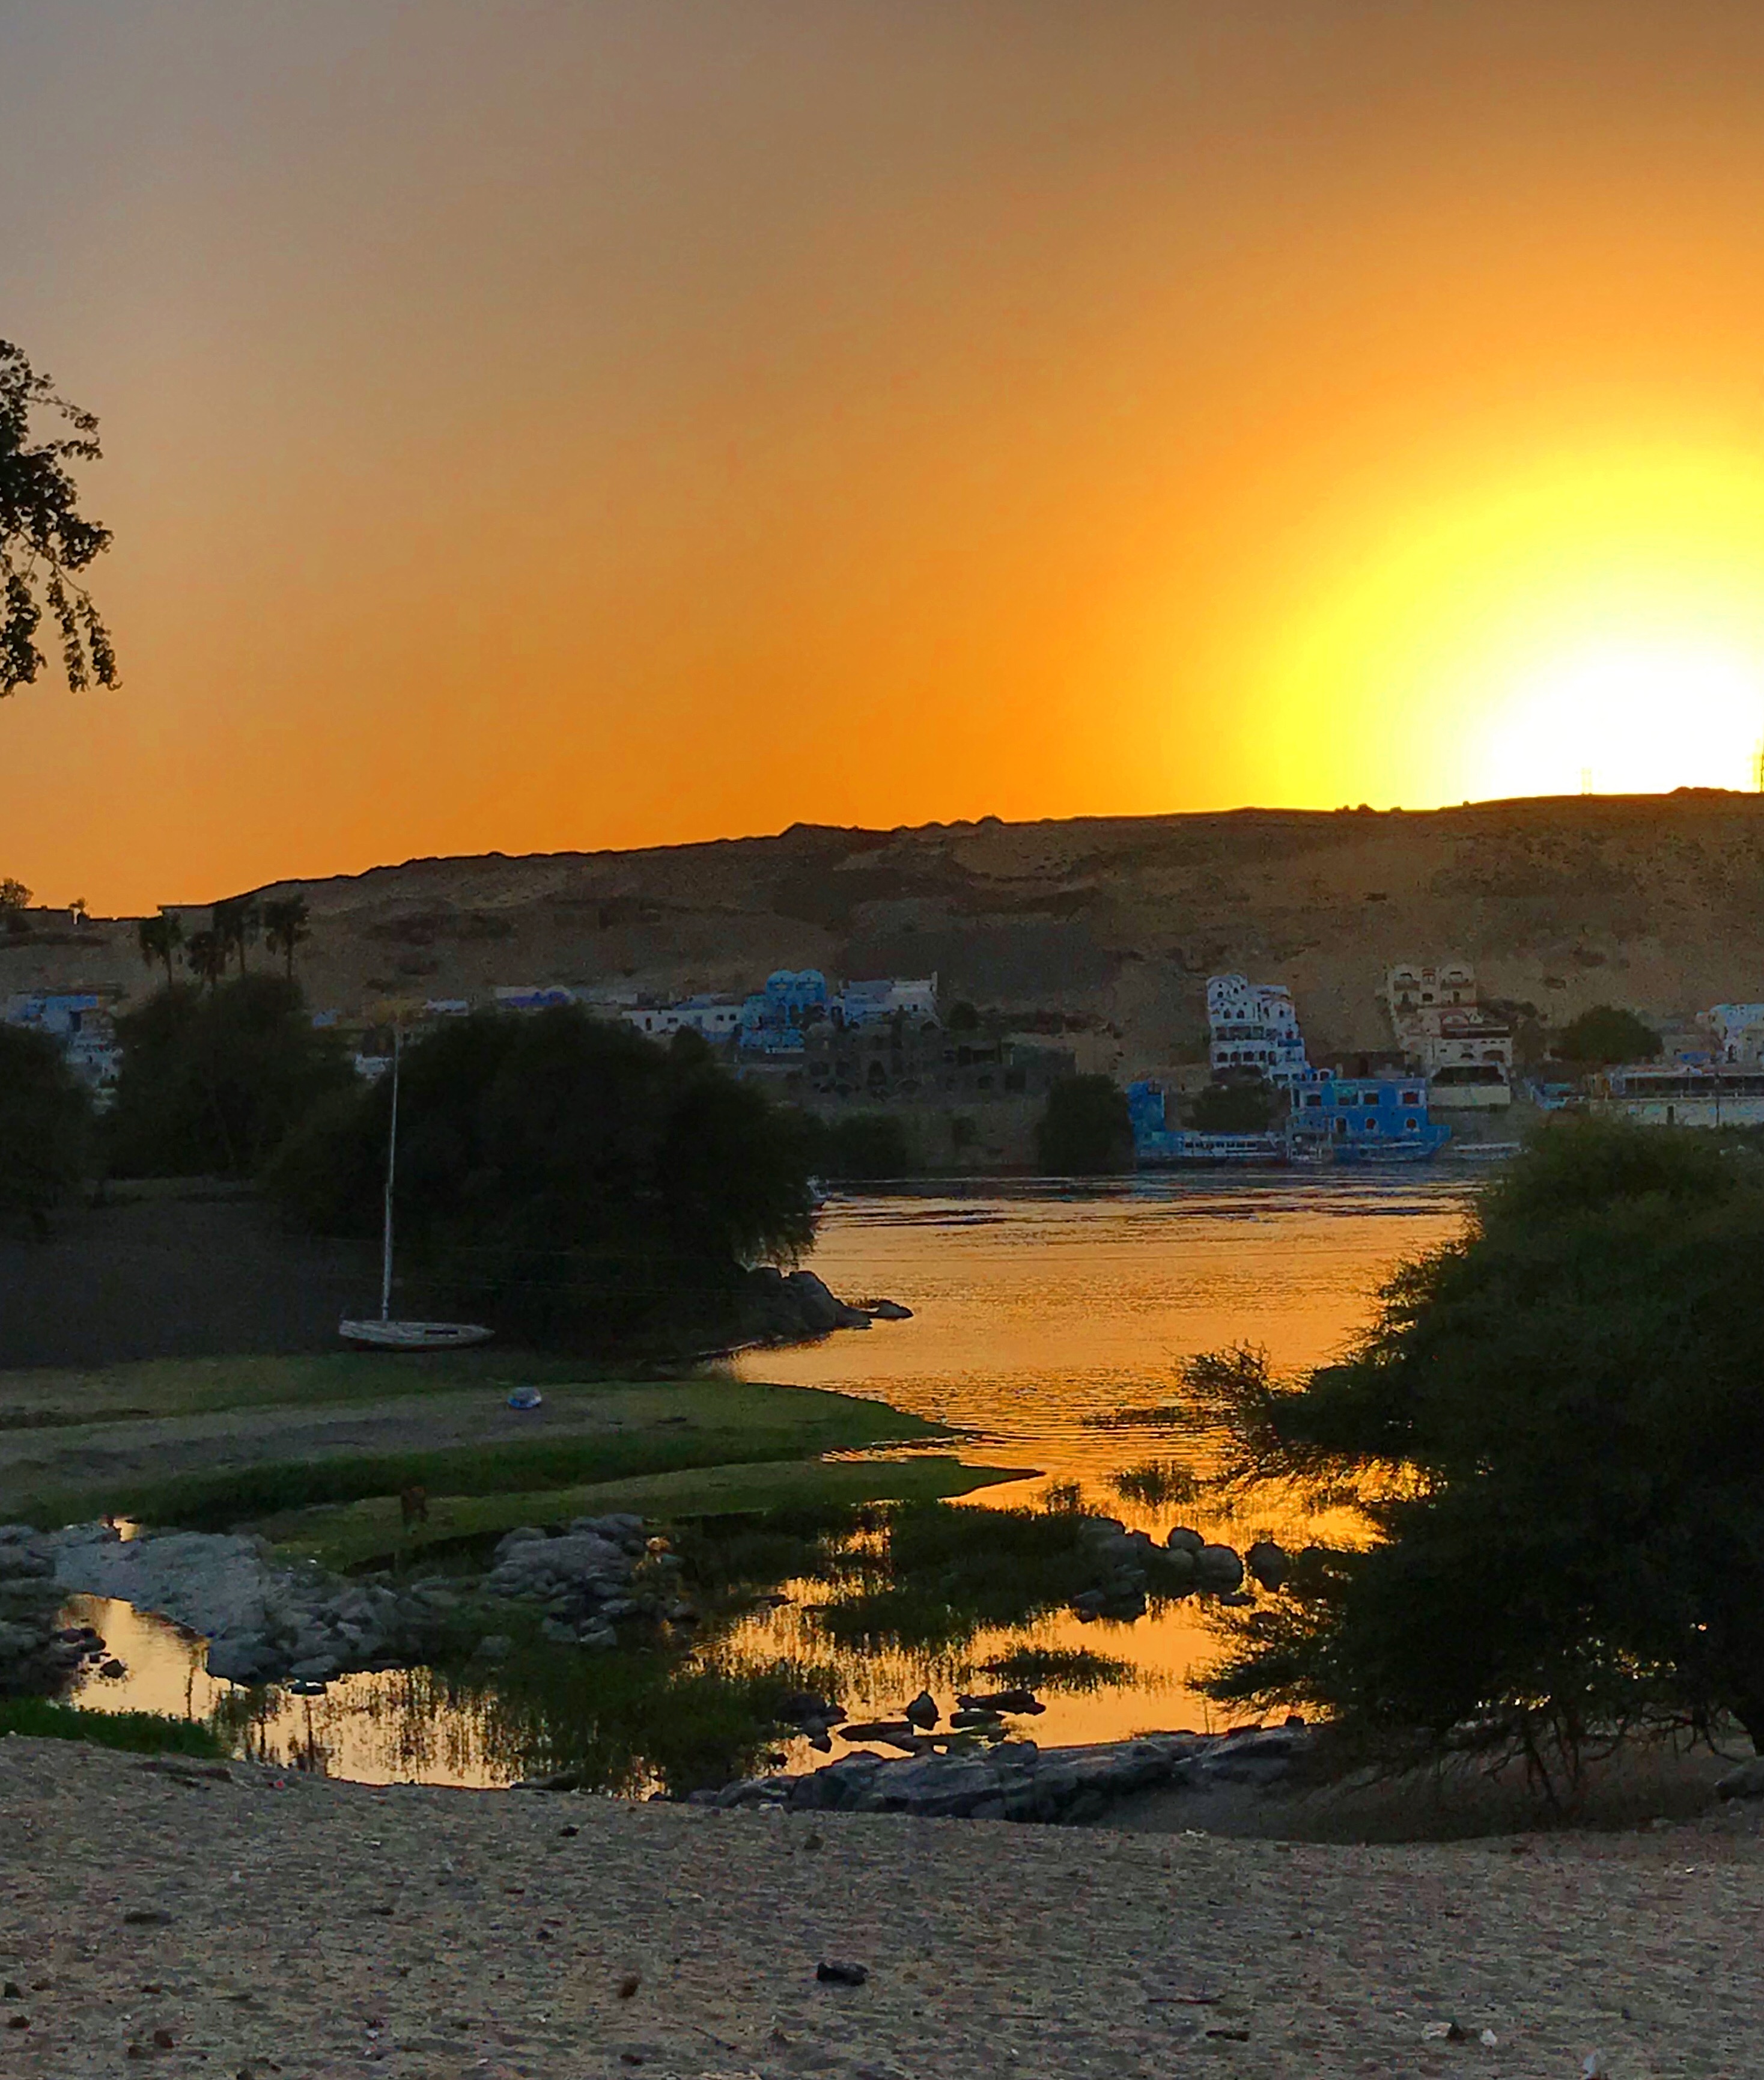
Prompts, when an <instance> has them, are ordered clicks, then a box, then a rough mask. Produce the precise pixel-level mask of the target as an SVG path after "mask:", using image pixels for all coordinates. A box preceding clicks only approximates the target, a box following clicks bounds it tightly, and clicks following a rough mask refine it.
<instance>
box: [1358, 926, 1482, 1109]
mask: <svg viewBox="0 0 1764 2080" xmlns="http://www.w3.org/2000/svg"><path fill="white" fill-rule="evenodd" d="M1385 1009H1386V1010H1388V1011H1389V1014H1390V1030H1391V1031H1392V1033H1393V1034H1394V1035H1395V1036H1396V1041H1397V1046H1399V1047H1401V1048H1402V1050H1403V1052H1404V1054H1406V1055H1407V1056H1408V1057H1409V1058H1410V1060H1411V1061H1412V1062H1413V1063H1414V1064H1415V1066H1416V1067H1418V1068H1421V1069H1425V1070H1426V1071H1427V1073H1428V1075H1429V1076H1437V1075H1439V1072H1440V1071H1442V1070H1452V1071H1460V1072H1461V1071H1469V1070H1477V1071H1483V1072H1487V1071H1498V1072H1499V1073H1498V1076H1490V1075H1488V1074H1486V1073H1484V1074H1482V1075H1481V1076H1478V1077H1477V1079H1475V1081H1477V1082H1479V1083H1484V1084H1494V1083H1496V1082H1498V1083H1501V1084H1505V1083H1506V1081H1507V1080H1508V1077H1509V1076H1510V1074H1511V1070H1512V1067H1513V1029H1512V1027H1511V1025H1508V1024H1507V1022H1506V1020H1505V1019H1502V1018H1498V1017H1495V1016H1494V1013H1491V1012H1487V1011H1485V1010H1483V1009H1482V1008H1481V1005H1480V1004H1478V1003H1477V983H1476V971H1475V969H1474V968H1473V967H1471V966H1470V965H1469V962H1467V961H1442V962H1440V963H1439V966H1438V967H1424V966H1418V965H1416V964H1414V963H1412V962H1405V963H1403V964H1402V965H1401V966H1399V967H1393V968H1391V969H1389V970H1387V971H1386V973H1385ZM1481 1102H1482V1103H1484V1104H1489V1103H1501V1104H1504V1103H1506V1100H1505V1099H1501V1100H1498V1101H1494V1100H1490V1099H1486V1098H1485V1099H1483V1100H1481Z"/></svg>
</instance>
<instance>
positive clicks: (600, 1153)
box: [266, 1008, 814, 1344]
mask: <svg viewBox="0 0 1764 2080" xmlns="http://www.w3.org/2000/svg"><path fill="white" fill-rule="evenodd" d="M390 1104H391V1091H390V1088H389V1080H388V1079H385V1078H382V1079H381V1080H380V1081H379V1083H378V1084H375V1085H374V1086H373V1087H372V1088H365V1089H362V1090H361V1091H360V1092H353V1093H349V1094H346V1095H345V1096H343V1097H340V1098H338V1099H337V1100H336V1101H333V1103H331V1104H329V1105H326V1106H325V1108H324V1109H322V1110H321V1111H320V1112H318V1113H315V1114H314V1115H312V1118H310V1119H309V1120H308V1122H307V1123H306V1125H305V1126H304V1127H303V1128H302V1129H301V1130H300V1131H298V1132H296V1133H295V1134H293V1135H292V1136H291V1138H290V1139H289V1141H288V1143H287V1145H286V1146H285V1147H283V1149H282V1151H280V1152H279V1155H277V1158H276V1160H275V1161H274V1164H272V1165H271V1166H270V1171H269V1172H268V1174H267V1180H266V1181H267V1182H268V1183H269V1185H270V1188H271V1189H272V1190H274V1192H275V1193H277V1194H278V1196H279V1197H281V1198H282V1200H283V1202H284V1204H286V1205H287V1206H289V1207H290V1209H291V1210H293V1211H295V1212H296V1213H297V1214H300V1215H301V1216H302V1217H303V1218H304V1220H305V1221H306V1222H307V1223H308V1225H309V1226H311V1227H315V1228H316V1229H318V1230H320V1231H324V1232H330V1233H337V1234H360V1235H367V1234H371V1233H373V1232H375V1231H376V1230H377V1227H378V1225H379V1209H380V1199H379V1192H380V1179H381V1176H382V1174H383V1167H384V1164H385V1158H386V1138H387V1132H388V1113H389V1109H390ZM810 1168H811V1140H810V1136H809V1134H808V1133H807V1130H805V1127H804V1124H803V1122H802V1120H801V1119H800V1118H799V1117H798V1115H796V1114H794V1113H789V1112H786V1111H785V1110H784V1109H782V1108H781V1107H779V1106H777V1105H773V1103H772V1102H771V1101H769V1099H768V1098H766V1097H765V1096H764V1095H763V1094H761V1093H760V1092H758V1091H756V1090H755V1089H754V1088H752V1085H750V1084H740V1083H737V1082H736V1081H735V1079H734V1078H733V1077H732V1076H729V1075H728V1074H727V1072H726V1071H724V1070H723V1069H721V1068H719V1067H718V1066H717V1064H716V1063H715V1061H714V1059H713V1058H712V1056H711V1054H710V1050H709V1049H708V1048H706V1047H704V1046H699V1045H686V1046H681V1045H670V1046H658V1045H656V1043H655V1042H652V1041H650V1040H647V1039H646V1038H643V1035H642V1034H639V1033H635V1032H633V1031H632V1030H631V1028H630V1027H628V1026H626V1025H622V1024H620V1025H614V1024H610V1023H608V1022H606V1021H599V1020H595V1019H592V1018H589V1017H587V1016H586V1015H585V1013H582V1012H580V1011H579V1010H576V1009H573V1008H565V1009H557V1010H554V1011H546V1012H542V1013H538V1014H537V1015H536V1016H533V1017H520V1016H516V1015H513V1014H509V1013H502V1014H498V1013H490V1012H483V1013H476V1014H474V1015H473V1016H472V1017H469V1018H459V1019H450V1020H448V1021H446V1022H445V1023H443V1024H442V1025H439V1026H438V1028H437V1029H436V1030H434V1032H433V1033H430V1034H426V1035H425V1036H424V1037H423V1038H421V1039H419V1040H418V1041H417V1042H414V1043H413V1045H411V1046H409V1047H407V1048H406V1050H405V1051H404V1062H403V1071H402V1078H401V1095H400V1111H399V1154H398V1180H399V1181H398V1203H397V1217H398V1235H399V1246H400V1253H401V1256H403V1257H404V1261H405V1262H406V1264H408V1265H409V1267H410V1268H412V1269H415V1270H416V1271H417V1272H419V1273H421V1274H422V1275H423V1276H425V1277H426V1278H428V1279H429V1280H431V1281H433V1282H434V1284H435V1285H437V1286H438V1287H439V1288H440V1289H441V1290H442V1291H443V1292H444V1293H445V1294H446V1295H447V1296H448V1298H449V1302H450V1304H458V1305H460V1306H464V1307H467V1308H469V1309H470V1310H472V1311H473V1312H474V1313H476V1314H477V1315H480V1317H488V1319H490V1320H492V1323H495V1324H496V1325H497V1326H498V1327H503V1328H506V1329H511V1330H515V1331H518V1332H520V1333H522V1334H523V1335H526V1336H530V1337H534V1338H536V1339H538V1340H549V1341H559V1342H564V1343H571V1344H579V1343H582V1342H585V1341H593V1340H599V1339H603V1338H606V1337H618V1338H623V1337H627V1336H667V1337H671V1338H672V1339H674V1340H678V1339H680V1338H681V1337H688V1338H689V1337H693V1336H714V1335H717V1334H719V1333H720V1332H721V1331H723V1329H725V1328H726V1327H727V1326H728V1325H729V1323H730V1322H731V1320H732V1319H733V1318H734V1316H735V1313H736V1311H737V1310H738V1309H739V1307H740V1305H741V1303H742V1302H743V1299H744V1297H745V1295H746V1292H747V1285H748V1281H747V1279H746V1269H747V1267H748V1266H750V1265H752V1264H756V1263H758V1262H760V1261H761V1260H766V1259H784V1260H788V1259H790V1258H791V1257H793V1256H795V1255H796V1254H798V1252H801V1251H802V1250H803V1249H805V1248H807V1246H808V1244H809V1243H810V1241H811V1239H812V1236H813V1232H814V1222H813V1212H812V1206H811V1195H810V1192H809V1186H808V1176H809V1171H810Z"/></svg>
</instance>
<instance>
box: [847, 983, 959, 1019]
mask: <svg viewBox="0 0 1764 2080" xmlns="http://www.w3.org/2000/svg"><path fill="white" fill-rule="evenodd" d="M832 1009H833V1010H834V1011H835V1012H836V1013H837V1015H838V1017H840V1021H841V1022H842V1023H843V1024H844V1025H878V1024H879V1023H880V1022H881V1021H882V1020H883V1019H886V1018H892V1017H894V1015H895V1013H896V1012H897V1011H903V1012H904V1013H906V1014H907V1017H909V1018H916V1019H920V1020H924V1019H927V1018H935V1017H936V1015H937V978H936V976H935V975H920V976H918V977H916V978H911V979H904V980H902V979H895V978H892V977H885V978H883V979H881V980H878V981H875V982H847V983H840V988H839V993H838V995H837V996H836V997H835V998H834V999H833V1001H832Z"/></svg>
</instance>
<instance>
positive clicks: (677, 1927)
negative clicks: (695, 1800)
mask: <svg viewBox="0 0 1764 2080" xmlns="http://www.w3.org/2000/svg"><path fill="white" fill-rule="evenodd" d="M0 1813H3V1814H4V1816H5V1818H6V1823H7V1824H6V1826H5V1827H4V1828H3V1829H0V1900H4V1902H5V1903H6V1904H5V1907H4V1909H3V1910H0V1979H3V1981H4V1982H5V1986H6V1995H5V1998H0V2023H11V2022H12V2021H13V2019H14V2018H16V2017H23V2019H24V2026H22V2027H16V2028H7V2029H6V2034H5V2036H3V2037H0V2044H3V2045H4V2049H5V2057H6V2067H7V2070H9V2071H10V2072H13V2073H16V2074H21V2075H31V2076H33V2077H34V2080H50V2077H51V2076H53V2080H86V2077H87V2076H96V2075H98V2074H104V2075H108V2074H112V2073H115V2072H117V2071H120V2070H135V2067H134V2065H132V2064H131V2065H128V2066H127V2067H126V2068H125V2066H124V2061H126V2060H128V2059H129V2058H130V2057H131V2051H132V2047H134V2046H139V2047H140V2050H139V2052H138V2053H136V2054H134V2055H135V2056H136V2057H140V2058H145V2060H148V2061H152V2062H151V2065H150V2067H149V2070H157V2071H162V2072H165V2073H168V2074H178V2073H189V2074H196V2073H199V2072H200V2073H205V2074H237V2073H240V2072H241V2071H249V2073H251V2074H253V2076H254V2080H267V2076H268V2075H269V2074H271V2073H272V2072H273V2073H275V2074H279V2075H280V2076H286V2080H332V2076H337V2075H341V2074H358V2073H361V2072H362V2071H364V2070H368V2071H374V2072H377V2073H381V2074H386V2075H388V2076H389V2080H419V2076H425V2080H455V2076H463V2075H464V2074H472V2075H474V2076H482V2080H550V2076H552V2075H555V2074H564V2073H566V2072H567V2073H568V2074H569V2075H570V2076H571V2080H601V2076H607V2077H608V2080H610V2076H613V2075H618V2076H620V2080H623V2076H626V2075H629V2074H632V2073H634V2072H635V2073H640V2074H644V2075H651V2074H653V2075H655V2076H657V2080H662V2076H668V2080H688V2076H690V2080H783V2076H786V2075H790V2076H795V2075H800V2074H804V2073H810V2072H817V2073H828V2074H836V2075H840V2076H845V2080H908V2076H911V2080H918V2076H921V2075H924V2074H955V2073H974V2074H1019V2075H1023V2076H1028V2075H1031V2074H1033V2075H1036V2076H1038V2080H1040V2076H1045V2080H1066V2076H1076V2075H1078V2074H1088V2073H1093V2072H1105V2071H1106V2072H1112V2073H1119V2074H1155V2073H1161V2072H1164V2071H1167V2070H1175V2069H1176V2068H1177V2067H1178V2066H1180V2067H1181V2068H1182V2069H1183V2070H1198V2071H1201V2072H1205V2073H1207V2074H1221V2075H1238V2074H1241V2075H1244V2076H1246V2080H1247V2076H1249V2075H1251V2074H1254V2075H1255V2076H1257V2080H1288V2076H1290V2080H1336V2076H1345V2075H1349V2074H1352V2075H1356V2076H1357V2075H1360V2074H1365V2073H1368V2072H1374V2073H1378V2074H1428V2075H1431V2074H1442V2075H1443V2074H1456V2073H1459V2072H1462V2071H1468V2070H1474V2071H1476V2072H1478V2073H1481V2074H1488V2075H1490V2076H1507V2077H1508V2080H1518V2076H1521V2075H1523V2076H1531V2075H1540V2076H1541V2075H1546V2074H1561V2075H1563V2076H1565V2080H1566V2076H1570V2075H1573V2074H1578V2073H1580V2072H1581V2071H1582V2069H1583V2061H1585V2060H1586V2058H1587V2057H1589V2056H1590V2055H1591V2054H1592V2053H1595V2052H1597V2053H1600V2054H1602V2056H1603V2061H1605V2070H1607V2071H1608V2072H1609V2073H1610V2074H1611V2075H1612V2076H1613V2080H1665V2077H1666V2076H1668V2075H1672V2076H1677V2075H1686V2076H1688V2075H1691V2074H1699V2075H1711V2074H1740V2073H1743V2072H1748V2071H1750V2070H1754V2069H1755V2066H1756V2064H1757V2044H1756V2019H1757V2017H1758V2015H1760V2014H1764V1946H1761V1945H1760V1944H1759V1942H1758V1921H1759V1916H1760V1909H1759V1907H1758V1890H1759V1884H1758V1881H1759V1867H1760V1865H1761V1864H1764V1842H1761V1839H1760V1834H1759V1828H1758V1813H1757V1810H1756V1808H1755V1807H1754V1806H1749V1805H1748V1806H1744V1807H1741V1806H1738V1805H1735V1806H1730V1807H1728V1808H1725V1809H1724V1810H1722V1811H1721V1812H1720V1813H1719V1814H1716V1815H1713V1816H1712V1817H1711V1818H1709V1819H1707V1820H1706V1821H1704V1822H1700V1823H1699V1824H1698V1825H1696V1826H1686V1827H1679V1828H1674V1829H1672V1830H1664V1831H1660V1832H1655V1833H1650V1834H1647V1835H1624V1836H1613V1837H1603V1838H1586V1837H1571V1838H1569V1837H1560V1836H1551V1837H1534V1838H1529V1839H1517V1840H1515V1839H1498V1840H1494V1841H1487V1842H1481V1843H1474V1844H1462V1845H1452V1846H1427V1847H1413V1846H1411V1847H1401V1848H1391V1847H1381V1848H1361V1849H1342V1848H1324V1847H1312V1846H1309V1845H1299V1846H1293V1845H1288V1844H1279V1843H1251V1842H1224V1841H1220V1840H1217V1839H1208V1838H1198V1839H1197V1838H1194V1837H1190V1836H1181V1837H1155V1836H1147V1835H1137V1836H1133V1835H1118V1834H1113V1833H1110V1832H1107V1831H1104V1830H1095V1831H1073V1830H1065V1829H1050V1828H1041V1827H1012V1826H1002V1825H996V1824H988V1823H986V1822H939V1821H924V1820H911V1819H906V1818H889V1817H876V1818H868V1817H864V1816H844V1815H840V1816H832V1815H824V1816H823V1815H819V1814H743V1813H718V1812H714V1811H705V1810H696V1809H692V1808H686V1807H681V1806H673V1805H631V1804H628V1803H625V1802H622V1801H614V1800H606V1799H600V1798H588V1797H572V1798H538V1797H521V1796H517V1795H513V1794H509V1793H467V1792H451V1791H446V1790H439V1789H415V1788H404V1787H400V1788H396V1789H383V1790H375V1789H370V1788H368V1787H365V1786H357V1785H350V1784H333V1783H329V1782H326V1781H324V1780H318V1779H312V1778H304V1777H300V1776H289V1775H286V1774H283V1773H280V1772H262V1771H257V1770H253V1769H250V1768H245V1767H242V1766H239V1765H234V1766H233V1767H232V1768H230V1769H229V1770H228V1772H227V1775H226V1776H225V1777H224V1778H222V1777H217V1776H208V1775H206V1774H203V1773H202V1772H201V1770H200V1768H199V1767H198V1768H191V1767H190V1766H189V1765H180V1764H178V1763H170V1764H161V1765H160V1766H158V1767H152V1766H145V1765H143V1764H142V1763H140V1762H139V1761H137V1760H136V1759H132V1758H128V1757H125V1756H120V1755H111V1754H104V1753H99V1752H97V1751H86V1750H82V1749H78V1748H75V1747H69V1746H67V1745H64V1744H61V1743H57V1742H40V1741H34V1740H25V1739H19V1738H14V1739H9V1740H6V1741H3V1742H0ZM823 1962H838V1963H852V1964H855V1965H861V1966H862V1967H864V1968H865V1971H866V1973H867V1977H866V1979H865V1983H864V1984H862V1985H861V1986H843V1985H839V1984H827V1983H823V1982H821V1981H819V1980H818V1979H817V1977H816V1972H817V1967H818V1966H819V1965H821V1964H822V1963H823ZM1452 2023H1456V2025H1457V2027H1458V2028H1459V2029H1460V2031H1461V2032H1464V2036H1462V2037H1460V2038H1457V2039H1452V2038H1449V2037H1448V2036H1445V2035H1444V2034H1443V2032H1445V2031H1446V2029H1447V2028H1448V2026H1449V2025H1451V2024H1452ZM1484 2030H1489V2031H1490V2032H1493V2034H1494V2036H1495V2038H1496V2039H1497V2040H1498V2041H1497V2042H1496V2043H1495V2044H1493V2045H1488V2044H1483V2043H1482V2042H1481V2041H1480V2036H1481V2032H1482V2031H1484ZM1428 2032H1435V2034H1433V2035H1429V2034H1428Z"/></svg>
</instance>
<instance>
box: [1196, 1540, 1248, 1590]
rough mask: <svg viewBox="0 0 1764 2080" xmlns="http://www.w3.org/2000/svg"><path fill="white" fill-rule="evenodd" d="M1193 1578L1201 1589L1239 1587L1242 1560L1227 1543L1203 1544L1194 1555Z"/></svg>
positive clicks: (1241, 1584) (1230, 1588) (1240, 1585)
mask: <svg viewBox="0 0 1764 2080" xmlns="http://www.w3.org/2000/svg"><path fill="white" fill-rule="evenodd" d="M1194 1571H1195V1579H1196V1581H1197V1582H1198V1583H1200V1587H1202V1588H1203V1589H1213V1590H1225V1591H1230V1590H1233V1589H1240V1588H1242V1586H1243V1562H1242V1561H1241V1560H1240V1559H1239V1558H1238V1556H1237V1554H1235V1553H1234V1552H1233V1551H1232V1550H1231V1548H1230V1546H1229V1545H1203V1546H1202V1547H1201V1549H1200V1551H1199V1552H1198V1553H1197V1554H1196V1555H1195V1556H1194Z"/></svg>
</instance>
